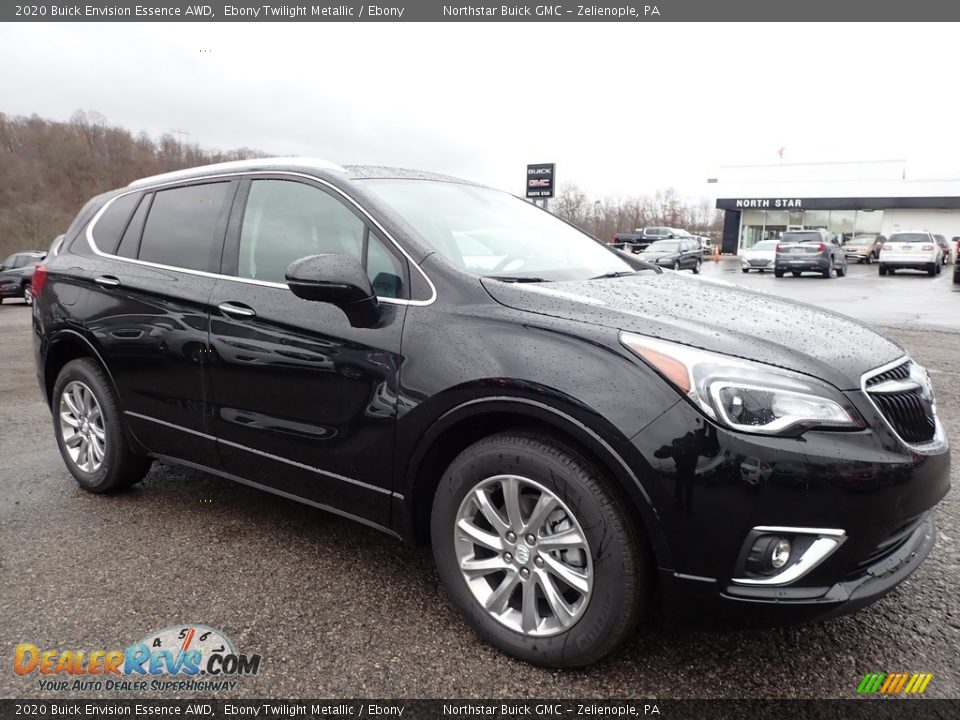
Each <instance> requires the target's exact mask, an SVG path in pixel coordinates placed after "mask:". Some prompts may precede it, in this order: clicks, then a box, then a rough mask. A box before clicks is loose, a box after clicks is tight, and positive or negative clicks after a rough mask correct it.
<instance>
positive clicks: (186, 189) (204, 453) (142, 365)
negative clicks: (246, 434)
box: [87, 180, 238, 467]
mask: <svg viewBox="0 0 960 720" xmlns="http://www.w3.org/2000/svg"><path fill="white" fill-rule="evenodd" d="M237 186H238V181H235V180H234V181H231V180H217V181H194V182H192V183H189V184H183V185H179V186H175V187H165V188H163V189H158V190H156V191H145V192H135V193H130V194H127V195H121V196H119V197H117V198H115V199H114V200H113V201H112V203H111V204H110V205H108V206H107V207H106V208H105V210H104V211H103V213H102V214H101V215H100V217H99V218H98V219H97V220H96V221H95V223H94V225H93V228H92V231H91V232H92V235H93V237H94V241H95V244H96V246H97V250H98V251H99V252H98V254H99V264H98V266H97V268H96V271H95V272H94V275H93V280H92V282H91V288H92V290H91V293H90V296H89V298H88V306H87V307H88V309H87V316H88V318H89V325H88V328H89V330H90V331H91V332H92V333H93V334H94V337H95V342H96V343H97V345H98V346H99V348H100V350H101V352H102V354H103V357H104V360H105V361H106V363H107V366H108V368H109V370H110V373H111V375H112V376H113V379H114V381H115V382H116V385H117V388H118V390H119V392H120V397H121V400H122V402H123V410H124V414H125V417H126V420H127V423H128V425H129V427H130V429H131V431H132V432H133V434H134V435H135V436H136V438H137V439H138V440H139V441H140V442H142V443H143V444H144V445H145V446H146V447H147V448H148V449H149V450H151V451H153V452H154V453H157V454H160V455H169V456H172V457H177V458H183V459H187V460H190V461H192V462H195V463H199V464H202V465H206V466H209V467H217V466H218V464H219V457H218V455H217V452H216V446H215V443H214V441H213V436H212V434H211V432H210V427H209V423H208V421H207V419H206V405H207V402H208V397H207V391H206V383H205V377H204V366H205V364H206V361H207V355H208V352H207V351H208V345H207V342H208V323H209V315H208V306H207V302H208V300H209V299H210V295H211V294H212V292H213V288H214V285H215V284H216V276H215V275H214V274H213V273H212V271H213V270H215V269H216V268H217V267H219V263H220V255H221V252H222V248H223V237H224V233H225V230H226V221H227V217H228V214H229V209H230V205H231V202H232V199H233V197H234V195H235V193H236V189H237Z"/></svg>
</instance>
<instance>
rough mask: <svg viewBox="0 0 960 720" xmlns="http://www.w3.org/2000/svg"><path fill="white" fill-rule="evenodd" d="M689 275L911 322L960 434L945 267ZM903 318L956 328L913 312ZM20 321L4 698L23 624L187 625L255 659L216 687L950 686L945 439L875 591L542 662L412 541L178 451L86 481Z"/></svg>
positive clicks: (604, 691)
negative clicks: (537, 664)
mask: <svg viewBox="0 0 960 720" xmlns="http://www.w3.org/2000/svg"><path fill="white" fill-rule="evenodd" d="M950 269H952V268H950ZM704 275H705V276H706V277H708V278H721V279H724V280H730V281H733V282H738V283H743V284H746V285H749V286H751V287H759V288H764V289H769V290H771V291H772V290H777V291H781V292H782V293H783V294H787V295H789V296H790V297H794V298H798V299H805V300H807V301H812V302H823V303H825V304H826V305H827V306H829V307H832V308H834V309H839V310H844V309H851V308H855V309H856V314H859V317H860V318H861V319H864V320H868V321H870V322H884V323H885V324H888V325H890V324H893V325H897V324H901V325H902V324H908V325H910V326H911V327H913V329H902V328H895V329H890V328H888V329H886V330H885V332H889V334H891V335H892V336H893V337H895V338H897V339H898V340H900V341H901V342H903V343H904V344H905V345H906V346H907V348H908V349H909V350H910V352H911V353H912V354H913V356H914V357H915V358H917V359H918V360H919V361H920V362H921V363H924V364H925V365H927V366H928V367H929V368H930V369H931V371H932V372H933V373H934V378H935V383H936V385H937V390H938V395H939V407H940V412H941V416H942V418H943V420H944V422H945V423H946V425H947V428H948V432H949V433H950V435H951V436H952V437H953V438H954V439H955V440H954V442H955V447H957V446H960V370H958V369H957V368H958V364H957V363H958V359H960V320H958V319H957V312H958V310H960V302H958V301H960V294H957V292H956V291H955V290H954V288H953V286H952V285H950V283H949V281H948V276H947V275H946V274H944V275H943V276H941V277H940V278H937V279H929V278H923V277H919V276H918V277H916V278H913V277H907V276H906V275H904V276H903V277H902V278H901V277H900V276H896V277H894V278H883V279H880V278H878V277H877V276H876V268H868V267H855V268H852V273H851V275H850V276H849V277H847V278H843V279H838V280H829V281H828V280H822V279H817V278H813V277H811V278H810V279H806V278H802V279H799V280H795V279H793V278H790V277H788V278H784V279H782V280H775V279H774V278H773V277H772V276H770V275H767V276H756V275H750V276H744V275H741V273H740V272H739V266H738V265H737V264H735V263H731V262H729V261H725V262H722V263H719V264H717V265H714V264H712V263H709V264H708V265H707V267H706V270H705V273H704ZM917 316H922V317H921V318H920V323H919V327H921V328H922V327H930V326H949V327H951V328H952V330H953V332H952V333H951V332H944V331H932V330H918V329H916V324H915V321H916V319H917ZM29 323H30V313H29V310H28V308H26V307H24V306H21V305H17V304H12V303H8V304H4V305H2V306H0V648H2V655H0V697H19V698H24V697H43V695H42V694H41V693H40V691H39V689H38V686H37V684H36V683H37V680H36V675H35V674H34V675H33V676H32V677H31V678H30V679H25V678H21V677H18V676H16V675H14V673H13V672H12V669H11V668H12V655H13V647H14V646H15V645H16V644H17V643H20V642H32V643H35V644H37V645H39V646H41V647H43V648H59V649H61V650H64V649H80V648H84V649H87V650H93V649H98V648H105V649H114V648H121V647H126V646H127V644H129V643H131V642H134V641H136V640H139V639H140V638H142V637H143V636H144V635H145V634H146V633H147V631H150V630H156V629H160V628H164V627H167V626H170V625H176V624H180V623H188V622H194V623H202V624H206V625H210V626H213V627H216V628H222V629H223V630H224V631H225V632H226V633H227V634H228V635H230V636H231V637H232V638H233V640H234V642H235V643H236V645H237V646H238V649H239V650H240V651H241V652H247V653H251V652H259V653H261V654H262V656H263V663H262V666H261V674H260V675H259V676H258V677H255V678H246V679H244V680H243V681H241V683H240V686H239V687H238V689H237V690H235V691H234V692H232V693H229V694H227V695H224V697H238V698H239V697H278V698H282V697H314V698H316V697H337V696H340V697H364V696H366V697H462V698H469V697H473V698H483V697H514V698H532V697H538V696H544V697H594V698H605V697H610V698H616V697H656V698H671V697H697V698H710V697H740V698H754V697H837V698H849V697H853V696H854V690H855V687H856V685H857V683H858V681H859V679H860V677H862V675H863V673H865V672H868V671H871V672H878V671H880V672H893V671H905V672H932V673H934V679H933V681H932V682H931V684H930V686H929V688H928V689H927V692H926V695H927V696H935V697H960V668H958V663H957V658H958V657H960V607H958V579H960V501H958V498H957V495H958V491H957V490H956V488H957V486H958V485H960V477H958V474H960V473H958V470H960V458H958V457H957V455H956V453H957V451H956V450H954V462H953V485H954V490H952V491H951V493H950V495H949V496H948V497H947V498H946V500H945V501H944V502H943V503H942V504H941V505H940V510H939V519H938V526H939V528H940V530H941V534H940V538H939V542H938V545H937V547H936V548H935V549H934V551H933V553H932V555H931V556H930V558H929V559H928V561H927V562H926V563H925V564H924V565H923V566H922V567H921V568H920V570H919V571H918V572H917V573H916V574H915V575H914V576H913V577H912V578H911V579H910V580H909V581H908V582H906V583H905V584H904V585H902V586H901V587H900V588H899V589H898V590H896V591H895V592H894V593H893V594H892V595H889V596H887V597H886V598H884V599H883V600H881V601H880V602H879V603H877V604H876V605H874V606H872V607H870V608H868V609H866V610H864V611H861V612H860V613H858V614H855V615H853V616H848V617H844V618H839V619H836V620H832V621H829V622H826V623H823V624H819V625H813V626H803V627H794V628H786V629H777V630H749V631H748V630H741V631H731V630H723V631H722V630H705V629H698V628H694V627H668V626H664V625H662V624H658V623H650V624H648V625H647V626H645V627H644V628H643V629H642V632H641V633H640V634H639V635H638V636H637V638H636V639H635V641H634V642H632V643H631V644H630V645H629V646H628V647H627V648H626V650H625V651H624V652H622V653H621V654H619V655H617V656H616V657H614V658H612V659H609V660H607V661H605V662H603V663H601V664H599V665H596V666H594V667H592V668H589V669H587V670H582V671H576V672H559V671H545V670H540V669H537V668H533V667H530V666H527V665H525V664H523V663H520V662H516V661H513V660H511V659H508V658H506V657H504V656H502V655H500V654H499V653H497V652H496V651H495V650H493V649H491V648H489V647H486V646H484V645H481V644H480V643H479V642H478V641H477V640H476V639H475V638H474V636H473V635H472V634H471V633H470V631H469V630H468V629H467V627H466V626H465V625H464V624H463V623H462V622H461V621H460V619H459V617H458V616H457V614H456V613H455V612H454V610H453V609H452V608H451V606H450V605H449V604H448V602H447V600H446V598H445V596H444V593H443V591H442V589H441V588H440V587H439V584H438V579H437V575H436V573H435V571H434V568H433V563H432V559H431V556H430V554H429V551H427V550H415V549H411V548H408V547H405V546H403V545H401V544H399V543H398V542H396V541H394V540H392V539H391V538H389V537H387V536H385V535H381V534H379V533H378V532H376V531H374V530H370V529H367V528H365V527H363V526H360V525H356V524H353V523H350V522H348V521H346V520H342V519H339V518H337V517H335V516H332V515H328V514H325V513H323V512H321V511H319V510H314V509H311V508H308V507H304V506H300V505H298V504H296V503H293V502H291V501H287V500H284V499H281V498H278V497H275V496H272V495H269V494H266V493H261V492H258V491H256V490H253V489H251V488H247V487H245V486H240V485H236V484H233V483H230V482H229V481H226V480H222V479H218V478H215V477H212V476H208V475H204V474H202V473H199V472H193V471H189V470H183V469H178V468H171V467H164V466H159V465H155V466H154V469H153V470H152V471H151V473H150V474H149V475H148V477H147V479H146V480H145V481H144V482H143V483H142V484H140V485H139V486H137V487H136V488H135V489H133V490H131V491H128V492H125V493H123V494H120V495H117V496H113V497H98V496H94V495H90V494H87V493H84V492H82V491H81V490H79V489H78V487H77V486H76V484H75V483H74V482H73V480H72V478H71V477H70V476H69V475H68V474H67V472H66V470H65V469H64V467H63V464H62V462H61V460H60V457H59V455H58V454H57V450H56V446H55V443H54V440H53V435H52V427H51V423H50V418H49V414H48V411H47V409H46V407H45V406H44V405H43V404H42V402H41V400H40V395H39V390H38V389H37V386H36V380H35V376H34V368H33V360H32V350H31V344H30V326H29ZM82 696H83V695H82V694H70V695H69V696H63V695H61V696H59V697H61V698H65V697H82ZM103 696H104V697H123V695H117V694H111V695H105V694H104V695H103ZM47 697H49V698H51V699H52V697H53V696H47ZM139 697H143V696H139Z"/></svg>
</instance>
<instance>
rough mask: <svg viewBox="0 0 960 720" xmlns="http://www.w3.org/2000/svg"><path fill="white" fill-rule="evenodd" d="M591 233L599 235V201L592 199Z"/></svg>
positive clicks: (595, 235)
mask: <svg viewBox="0 0 960 720" xmlns="http://www.w3.org/2000/svg"><path fill="white" fill-rule="evenodd" d="M593 234H594V237H600V201H599V200H594V201H593Z"/></svg>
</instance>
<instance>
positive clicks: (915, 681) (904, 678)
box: [857, 672, 933, 695]
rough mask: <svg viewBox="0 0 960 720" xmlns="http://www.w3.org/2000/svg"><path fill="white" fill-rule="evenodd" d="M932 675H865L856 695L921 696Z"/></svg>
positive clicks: (898, 673)
mask: <svg viewBox="0 0 960 720" xmlns="http://www.w3.org/2000/svg"><path fill="white" fill-rule="evenodd" d="M931 680H933V673H904V672H897V673H867V674H866V675H864V676H863V679H862V680H861V681H860V684H859V685H858V686H857V694H858V695H874V694H878V695H922V694H923V691H924V690H926V689H927V685H929V684H930V681H931Z"/></svg>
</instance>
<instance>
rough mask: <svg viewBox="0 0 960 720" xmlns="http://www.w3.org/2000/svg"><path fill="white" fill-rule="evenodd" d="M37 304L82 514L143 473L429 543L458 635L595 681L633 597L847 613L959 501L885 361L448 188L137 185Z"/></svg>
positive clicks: (96, 204)
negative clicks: (462, 630) (155, 469)
mask: <svg viewBox="0 0 960 720" xmlns="http://www.w3.org/2000/svg"><path fill="white" fill-rule="evenodd" d="M34 289H35V293H36V302H35V305H34V309H33V322H34V330H35V333H34V337H35V345H36V361H37V372H38V375H39V380H40V385H41V387H42V390H43V393H44V396H45V397H46V399H47V402H48V403H49V405H50V408H51V410H52V416H53V425H54V434H55V437H56V442H57V444H58V446H59V448H60V451H61V453H62V455H63V458H64V461H65V463H66V466H67V468H68V469H69V471H70V472H71V473H72V474H73V476H74V477H75V478H76V480H77V482H78V483H79V484H80V485H81V486H82V487H84V488H86V489H88V490H90V491H93V492H105V491H109V490H116V489H118V488H122V487H125V486H129V485H131V484H133V483H136V482H137V481H139V480H141V479H142V478H143V477H144V475H145V474H146V473H147V470H148V468H149V467H150V464H151V462H153V461H154V460H161V461H164V462H169V463H179V464H183V465H187V466H190V467H194V468H202V469H206V470H208V471H210V472H212V473H216V474H218V475H221V476H223V477H226V478H230V479H233V480H237V481H240V482H243V483H247V484H250V485H254V486H256V487H261V488H263V489H265V490H269V491H272V492H276V493H280V494H282V495H284V496H286V497H290V498H295V499H298V500H300V501H302V502H305V503H307V504H309V505H313V506H315V507H320V508H323V509H326V510H330V511H332V512H335V513H339V514H342V515H346V516H348V517H351V518H354V519H356V520H359V521H360V522H363V523H366V524H368V525H372V526H374V527H377V528H379V529H381V530H383V531H385V532H387V533H389V534H391V535H395V536H397V537H399V538H402V539H405V540H408V541H411V542H419V543H425V542H430V543H432V546H433V550H434V554H435V557H436V561H437V566H438V569H439V573H440V576H441V578H442V579H443V582H444V583H445V585H446V588H447V590H448V592H449V594H450V597H451V598H452V600H453V602H454V603H455V604H456V605H457V607H458V608H459V609H460V611H461V612H462V613H463V616H464V618H465V619H466V621H467V622H468V623H469V624H470V625H471V626H472V627H473V628H474V629H475V630H476V631H477V632H478V633H479V634H480V635H481V636H482V637H483V638H485V639H487V640H488V641H490V642H492V643H493V644H495V645H497V646H498V647H500V648H502V649H503V650H505V651H506V652H509V653H511V654H513V655H515V656H517V657H520V658H524V659H526V660H529V661H531V662H535V663H540V664H544V665H553V666H575V665H583V664H586V663H590V662H592V661H595V660H597V659H599V658H601V657H603V656H604V655H606V654H607V653H609V652H611V651H612V650H613V649H614V648H616V647H617V646H618V645H619V644H620V643H621V642H623V641H624V640H625V639H627V638H628V637H630V635H631V633H633V632H634V631H635V629H636V627H637V623H638V621H639V619H640V618H641V617H642V616H643V614H644V612H645V611H646V610H647V609H648V607H649V605H650V604H651V602H653V601H654V599H656V600H658V601H660V602H661V603H662V604H663V606H664V607H665V608H667V609H668V610H671V611H675V612H678V613H680V614H681V615H682V614H684V613H687V614H696V615H698V616H703V615H705V614H706V613H708V612H714V613H717V614H720V615H722V614H728V615H730V616H734V617H746V618H749V619H750V620H751V621H753V622H794V621H801V620H813V619H819V618H825V617H829V616H831V615H835V614H838V613H842V612H847V611H850V610H853V609H855V608H858V607H861V606H863V605H865V604H867V603H870V602H872V601H874V600H876V599H877V598H878V597H880V596H881V595H883V594H885V593H886V592H888V591H889V590H891V589H892V588H893V587H894V586H895V585H897V584H898V583H899V582H901V581H902V580H903V579H904V578H906V577H907V576H908V575H910V574H911V573H912V572H913V571H914V570H916V568H917V567H918V566H919V564H920V563H921V562H922V561H923V559H924V557H925V556H926V555H927V554H928V552H929V551H930V549H931V547H932V546H933V544H934V526H933V522H932V517H931V512H930V511H931V508H933V506H934V505H935V504H936V503H937V502H938V501H939V500H940V499H941V498H942V497H943V496H944V495H945V493H946V492H947V490H948V487H949V480H948V473H949V454H948V443H947V439H946V437H945V436H944V431H943V429H942V427H941V425H940V423H939V421H938V419H937V415H936V409H935V404H934V395H933V389H932V387H931V384H930V379H929V377H928V375H927V373H926V371H925V370H924V369H923V368H921V367H920V366H919V365H918V364H916V363H915V362H914V361H912V360H911V359H910V358H909V357H908V356H907V354H906V352H905V351H904V349H903V348H902V347H900V346H899V345H897V344H896V343H894V342H892V341H890V340H888V339H886V338H884V337H882V336H880V335H878V334H877V333H875V332H873V331H872V330H869V329H867V328H865V327H863V326H862V325H860V324H858V323H856V322H854V321H852V320H850V319H847V318H845V317H842V316H840V315H836V314H833V313H829V312H823V311H819V310H816V309H814V308H811V307H808V306H804V305H795V304H792V303H790V302H787V301H785V300H781V299H778V298H775V297H772V296H769V295H765V294H759V293H755V292H751V291H748V290H744V289H739V288H734V287H729V286H722V285H717V284H714V283H707V282H703V281H700V280H698V279H695V278H693V277H692V276H686V277H681V276H679V274H677V273H669V272H662V271H661V270H660V269H658V268H656V267H653V266H651V265H649V264H647V263H644V262H643V261H640V260H638V259H634V258H632V257H631V256H627V255H624V254H622V253H617V252H615V251H613V250H611V249H610V248H608V247H607V246H605V245H604V244H603V243H601V242H599V241H596V240H594V239H593V238H591V237H589V236H587V235H585V234H583V233H582V232H580V231H579V230H577V229H576V228H574V227H572V226H570V225H568V224H566V223H565V222H563V221H561V220H559V219H557V218H556V217H554V216H552V215H550V214H548V213H546V212H544V211H542V210H540V209H538V208H536V207H534V206H533V205H530V204H528V203H526V202H524V201H522V200H520V199H517V198H514V197H512V196H510V195H508V194H506V193H503V192H500V191H496V190H493V189H489V188H486V187H481V186H478V185H474V184H471V183H468V182H464V181H461V180H457V179H454V178H450V177H444V176H439V175H431V174H425V173H419V172H410V171H405V170H395V169H388V168H378V167H348V168H341V167H338V166H335V165H333V164H331V163H328V162H324V161H319V160H318V161H311V160H304V159H299V160H298V159H272V160H269V159H265V160H256V161H242V162H239V163H228V164H223V165H215V166H209V167H203V168H197V169H194V170H189V171H181V172H177V173H173V174H168V175H162V176H157V177H152V178H146V179H144V180H140V181H137V182H134V183H132V184H131V185H130V186H129V187H126V188H124V189H121V190H117V191H114V192H110V193H106V194H104V195H101V196H99V197H97V198H94V199H93V200H91V201H90V202H89V203H88V204H87V205H86V207H84V208H83V209H82V211H81V212H80V214H79V215H78V216H77V218H76V220H75V221H74V223H73V225H72V226H71V228H70V229H69V231H68V233H67V237H66V239H65V241H64V243H63V245H62V247H61V250H60V253H59V254H58V255H57V256H55V257H52V258H50V259H48V261H47V263H46V264H45V265H42V266H40V268H39V269H38V270H37V273H36V275H35V279H34ZM784 318H790V319H791V321H790V322H784Z"/></svg>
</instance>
